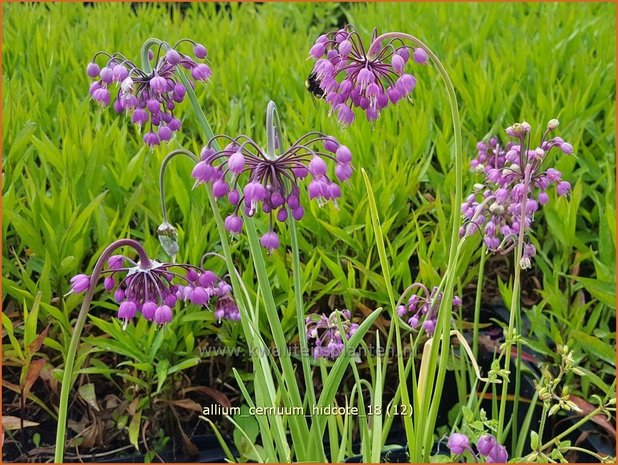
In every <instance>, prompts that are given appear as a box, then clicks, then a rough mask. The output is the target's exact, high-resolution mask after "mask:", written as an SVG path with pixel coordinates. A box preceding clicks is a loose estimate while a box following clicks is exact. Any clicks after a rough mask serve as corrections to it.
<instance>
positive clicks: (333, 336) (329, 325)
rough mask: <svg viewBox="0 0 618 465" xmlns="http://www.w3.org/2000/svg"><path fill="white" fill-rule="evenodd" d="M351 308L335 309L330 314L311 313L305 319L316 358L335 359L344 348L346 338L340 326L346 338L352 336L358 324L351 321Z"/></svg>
mask: <svg viewBox="0 0 618 465" xmlns="http://www.w3.org/2000/svg"><path fill="white" fill-rule="evenodd" d="M350 317H351V315H350V311H349V310H341V311H340V310H335V311H334V312H332V313H331V314H330V315H329V316H326V315H324V314H322V315H319V316H318V315H316V314H314V315H309V316H308V317H307V318H306V320H305V327H306V329H307V342H309V345H310V346H311V347H313V357H314V358H320V357H322V358H329V359H331V360H335V359H336V358H337V357H339V355H340V354H341V352H342V351H343V349H344V339H343V337H342V334H341V331H340V328H341V329H343V332H344V333H345V338H346V340H347V339H349V338H351V337H352V336H353V335H354V333H355V332H356V330H357V329H358V325H357V324H356V323H352V322H350Z"/></svg>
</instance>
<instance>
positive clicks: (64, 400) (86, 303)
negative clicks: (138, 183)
mask: <svg viewBox="0 0 618 465" xmlns="http://www.w3.org/2000/svg"><path fill="white" fill-rule="evenodd" d="M124 246H129V247H133V248H134V249H135V250H136V251H137V253H138V256H139V261H140V265H141V266H142V267H143V268H148V267H150V266H151V262H150V259H149V258H148V255H147V254H146V251H145V250H144V249H143V247H142V246H141V245H140V243H139V242H137V241H134V240H133V239H120V240H117V241H115V242H113V243H112V244H110V245H109V246H107V248H105V250H104V251H103V253H102V254H101V255H100V256H99V259H98V260H97V262H96V264H95V265H94V269H93V271H92V275H91V276H90V286H88V289H87V291H86V294H85V295H84V300H83V301H82V306H81V308H80V310H79V314H78V315H77V321H76V322H75V327H74V328H73V335H72V336H71V341H70V342H69V349H68V351H67V353H66V360H65V362H64V373H63V374H62V386H61V388H60V403H59V405H58V426H57V427H56V451H55V454H54V462H55V463H62V462H63V461H64V446H65V439H66V438H65V436H66V427H67V413H68V408H69V394H70V392H71V388H72V387H73V383H74V379H73V375H74V373H73V370H74V367H75V358H76V356H77V351H78V349H79V339H80V337H81V334H82V331H83V329H84V325H85V324H86V318H87V317H88V311H89V310H90V303H91V302H92V297H93V296H94V291H95V289H96V287H97V282H98V281H99V278H100V277H101V272H102V271H103V267H104V266H105V262H106V261H107V260H108V259H109V258H110V257H111V256H112V253H113V252H114V250H116V249H118V248H120V247H124Z"/></svg>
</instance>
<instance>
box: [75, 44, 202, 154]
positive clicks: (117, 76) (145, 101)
mask: <svg viewBox="0 0 618 465" xmlns="http://www.w3.org/2000/svg"><path fill="white" fill-rule="evenodd" d="M185 42H187V43H190V44H192V45H193V55H194V57H195V58H196V59H205V58H206V48H205V47H204V46H203V45H201V44H198V43H195V42H193V41H192V40H189V39H183V40H181V41H179V42H178V43H176V44H175V45H174V46H173V47H170V46H169V45H167V44H164V43H160V44H159V45H158V47H157V51H156V56H155V54H154V53H153V52H152V50H148V58H149V60H150V61H152V60H154V69H153V70H152V71H144V70H142V69H140V68H138V67H137V65H135V64H134V63H133V62H132V61H130V60H128V59H127V58H125V57H124V55H122V54H121V53H118V52H116V53H114V54H112V55H110V54H109V53H107V52H98V53H96V54H95V55H94V57H93V58H92V61H91V62H90V63H89V64H88V66H87V68H86V72H87V74H88V76H89V77H90V78H92V79H94V81H93V82H92V84H91V85H90V95H91V96H92V99H93V100H94V101H96V102H98V103H99V104H101V105H102V106H104V107H105V106H108V105H109V103H110V86H111V85H112V84H114V83H117V84H118V91H117V92H116V100H115V101H114V110H116V112H118V113H122V112H123V111H126V112H127V113H130V114H131V121H132V122H133V123H135V124H137V125H138V126H140V127H141V126H143V125H145V124H147V123H150V125H149V129H148V132H146V134H145V135H144V142H145V143H146V144H148V145H149V146H151V147H152V146H155V145H158V144H159V143H161V142H167V141H169V140H170V139H171V138H172V135H173V134H174V132H176V131H178V130H179V129H180V120H179V119H177V118H176V117H175V116H174V108H175V107H176V104H178V103H181V102H182V101H183V100H184V98H185V95H186V93H187V89H186V87H185V86H184V85H183V84H182V83H181V82H179V75H178V73H180V72H181V71H180V69H179V68H184V69H187V70H189V71H190V75H191V78H192V79H193V80H194V81H206V80H208V78H209V77H210V76H211V75H212V72H211V70H210V68H209V67H208V65H207V64H205V63H197V62H196V61H195V60H194V59H193V58H192V57H190V56H188V55H184V54H182V53H180V52H178V51H177V48H178V47H179V46H180V45H181V44H183V43H185ZM99 56H104V57H105V58H106V60H107V62H106V63H105V66H103V68H100V67H99V65H98V64H97V63H96V61H97V58H98V57H99ZM189 82H190V83H191V85H193V82H192V81H189Z"/></svg>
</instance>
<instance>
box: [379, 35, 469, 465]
mask: <svg viewBox="0 0 618 465" xmlns="http://www.w3.org/2000/svg"><path fill="white" fill-rule="evenodd" d="M395 38H399V39H403V40H408V41H410V42H412V43H413V44H414V45H416V46H417V47H420V48H422V49H423V50H424V51H425V52H426V53H427V55H428V57H429V59H430V60H431V61H432V63H433V64H434V65H435V67H436V69H437V70H438V73H439V74H440V77H441V78H442V81H443V82H444V85H445V87H446V93H447V96H448V101H449V106H450V110H451V119H452V123H453V134H454V137H455V154H454V161H455V196H454V199H453V205H454V207H453V209H452V224H453V228H452V231H451V244H450V252H449V262H448V265H447V268H446V283H445V289H444V296H443V299H442V304H441V305H440V312H439V316H438V320H437V324H436V331H435V334H440V344H434V345H432V348H431V358H430V362H429V369H428V371H427V373H428V379H427V380H426V381H427V382H429V387H432V388H433V389H426V390H425V399H424V400H423V401H422V402H421V405H422V406H423V407H422V410H423V411H422V412H420V415H415V417H416V419H417V420H418V421H419V422H422V423H423V428H422V429H421V431H424V436H423V435H420V434H419V436H418V437H419V440H417V443H416V444H415V447H414V450H411V451H410V453H411V456H410V460H412V461H423V462H427V461H428V460H429V454H430V453H431V445H432V441H433V432H434V427H435V422H436V418H437V404H438V401H439V399H440V397H441V395H442V388H443V386H444V378H445V376H446V367H447V363H448V352H449V347H450V344H449V343H450V313H451V312H450V310H451V305H452V299H453V292H454V287H455V273H456V271H457V264H458V262H459V254H460V250H461V248H460V247H458V244H460V243H461V241H460V240H459V227H460V224H461V217H460V214H459V205H461V203H462V191H463V187H462V186H463V171H462V169H463V142H462V135H461V121H460V119H459V108H458V105H457V95H456V94H455V88H454V87H453V83H452V81H451V78H450V76H449V74H448V72H447V71H446V68H445V67H444V65H443V64H442V62H441V61H440V60H439V59H438V57H437V56H436V54H435V53H433V51H432V50H431V49H430V48H429V47H428V46H427V45H425V44H424V43H423V42H422V41H420V40H419V39H418V38H416V37H414V36H412V35H410V34H405V33H401V32H390V33H386V34H382V35H381V36H379V37H377V38H376V39H375V40H374V41H373V43H372V44H371V46H370V47H369V51H368V55H370V54H371V53H373V52H375V50H376V49H377V47H379V45H380V44H381V43H382V42H383V41H385V40H390V39H395ZM438 351H439V352H438ZM438 353H439V354H440V360H439V363H438V360H437V355H438ZM436 370H437V372H438V373H437V377H436V378H435V384H434V383H433V381H434V376H435V373H436ZM402 382H405V380H402ZM430 398H433V399H434V400H435V401H434V402H431V401H430V400H429V399H430ZM430 405H432V407H431V408H429V412H426V409H427V408H428V407H429V406H430ZM417 413H418V412H417ZM427 413H428V415H426V414H427ZM417 429H418V428H417ZM421 437H422V439H421ZM419 441H422V442H420V443H419ZM412 454H417V455H416V456H415V457H412Z"/></svg>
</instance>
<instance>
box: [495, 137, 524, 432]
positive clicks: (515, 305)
mask: <svg viewBox="0 0 618 465" xmlns="http://www.w3.org/2000/svg"><path fill="white" fill-rule="evenodd" d="M521 147H522V150H523V147H524V144H523V143H522V144H521ZM529 185H530V165H527V166H526V168H525V172H524V186H525V192H524V194H523V196H524V198H523V200H522V202H521V210H520V219H521V220H520V222H521V225H520V227H519V236H518V239H517V246H516V247H515V254H514V262H515V263H514V264H513V266H514V268H515V269H514V278H513V294H512V295H511V308H510V315H509V327H508V330H507V333H506V340H505V347H504V353H505V357H506V358H505V360H504V370H505V372H506V373H507V376H506V377H505V379H504V382H503V384H502V395H501V396H500V412H499V414H498V440H499V441H500V442H502V443H503V442H504V440H505V432H504V431H503V428H504V417H505V414H506V404H507V401H508V392H509V391H508V389H509V384H510V383H509V378H510V376H509V369H510V366H511V348H512V346H513V337H514V332H515V331H514V330H515V322H516V321H517V322H519V321H521V316H520V311H521V309H520V306H521V296H520V293H521V259H522V257H523V251H524V232H525V225H524V218H526V204H527V199H528V192H529ZM517 330H518V332H520V331H521V328H520V327H518V328H517ZM517 345H518V347H520V344H519V342H518V344H517ZM518 354H519V350H518ZM516 370H517V371H518V373H517V374H516V384H515V387H516V389H517V388H519V382H518V381H519V378H520V374H519V370H521V364H519V363H517V364H516ZM518 396H519V391H518V390H516V391H515V400H516V404H517V403H518ZM515 407H516V405H513V415H516V413H517V410H516V408H515ZM514 418H515V422H514V427H513V437H514V439H515V443H514V444H517V438H516V436H517V430H518V428H517V425H516V420H517V418H516V417H514Z"/></svg>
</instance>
